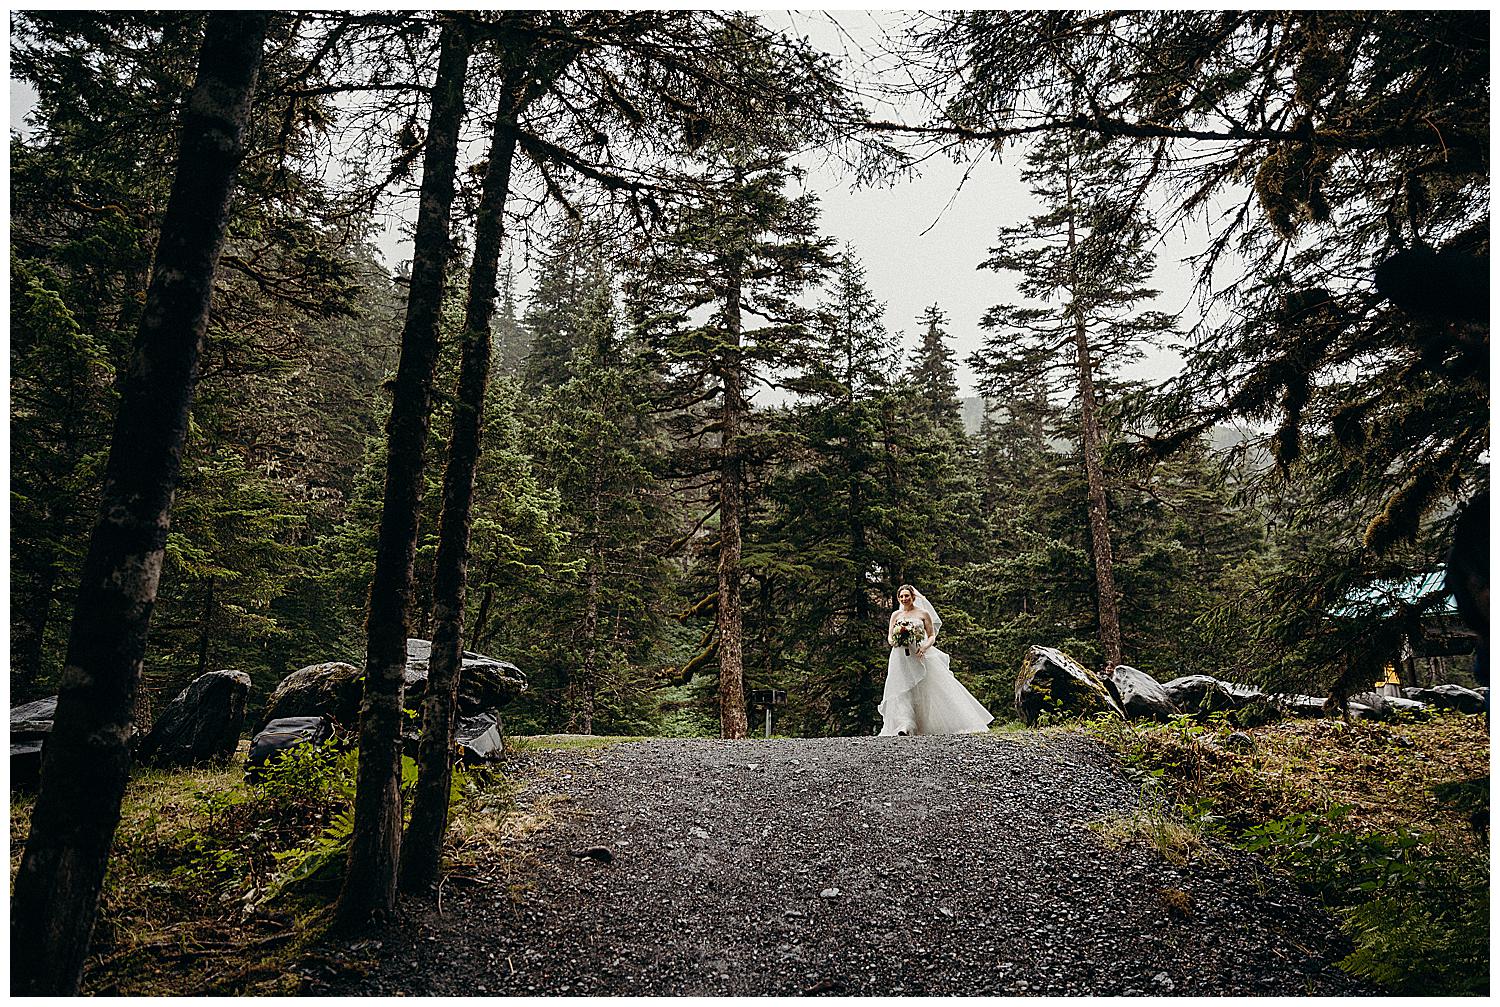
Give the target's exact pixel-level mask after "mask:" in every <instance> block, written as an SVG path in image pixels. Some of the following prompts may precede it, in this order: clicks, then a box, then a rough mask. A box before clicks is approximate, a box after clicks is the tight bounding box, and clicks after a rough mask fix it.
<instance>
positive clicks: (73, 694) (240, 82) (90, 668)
mask: <svg viewBox="0 0 1500 1007" xmlns="http://www.w3.org/2000/svg"><path fill="white" fill-rule="evenodd" d="M267 17H268V15H267V14H266V13H264V12H253V13H214V14H210V15H209V16H208V18H207V23H206V27H205V30H204V37H203V45H202V48H201V50H200V52H199V60H198V70H197V79H196V83H195V84H194V85H193V90H192V93H191V94H190V95H189V96H188V100H187V103H186V104H185V106H184V107H183V111H182V132H181V144H180V147H179V152H178V158H177V170H176V173H175V174H174V176H173V179H172V193H171V197H170V199H169V201H168V204H167V211H166V215H165V216H164V217H163V218H162V225H161V236H160V238H159V240H158V243H157V249H156V260H155V266H154V267H153V269H152V274H151V284H150V287H149V289H148V291H147V294H146V307H145V310H144V311H143V313H142V315H141V322H140V327H139V329H138V333H137V336H136V344H135V348H134V350H133V352H132V354H131V362H130V367H129V369H128V373H127V375H126V378H125V381H124V382H123V386H122V397H121V401H120V407H119V413H118V414H117V415H116V417H115V428H114V434H113V437H112V439H111V441H110V453H109V461H108V463H107V466H106V469H105V477H104V489H103V492H102V495H101V499H100V508H99V517H98V520H97V522H96V524H95V525H94V530H93V534H92V536H91V537H90V540H89V549H88V554H87V556H86V558H85V559H84V564H83V570H82V574H81V576H80V580H79V587H78V597H77V601H76V604H75V609H74V619H73V625H72V631H71V635H70V637H69V640H68V653H67V659H66V666H65V668H64V671H63V675H62V680H61V683H60V689H59V697H58V702H57V716H56V719H55V720H54V722H53V730H52V735H51V737H50V738H49V739H48V741H47V746H46V752H45V755H44V757H43V760H42V786H41V794H40V795H39V797H38V798H37V803H36V808H35V810H34V811H33V813H32V820H31V834H30V835H29V836H28V837H27V840H26V850H25V854H24V855H23V856H22V858H21V866H20V871H19V873H18V875H17V876H16V883H15V893H14V897H13V900H12V902H11V967H12V969H13V972H12V977H11V993H12V994H36V995H64V996H66V995H71V994H75V993H77V991H78V986H79V983H80V981H81V979H82V974H83V963H84V959H85V956H86V955H87V953H88V944H89V936H90V932H91V930H92V928H93V923H94V914H95V911H96V907H97V904H98V899H99V890H100V888H101V886H102V885H103V882H104V872H105V867H106V865H107V862H108V858H109V850H110V845H111V843H112V842H113V839H114V833H115V827H116V825H117V824H118V823H119V819H120V800H121V797H122V796H123V794H124V792H125V784H126V781H127V778H128V776H129V773H130V719H131V712H132V711H133V709H134V708H135V700H136V693H137V690H138V687H139V682H140V675H141V664H142V661H143V660H144V657H145V652H146V634H147V629H148V627H149V625H150V621H151V611H152V608H153V607H154V605H155V603H156V592H157V587H158V585H159V583H160V580H161V567H162V553H163V550H164V547H165V545H166V540H167V530H168V528H169V526H170V520H171V508H172V496H173V493H174V492H175V490H176V487H177V479H178V473H179V469H180V466H181V457H182V444H183V439H184V436H185V435H186V432H187V423H188V408H189V405H190V402H191V400H192V390H193V384H194V382H195V380H196V378H197V372H198V357H199V353H200V352H201V349H202V345H203V333H204V330H205V329H206V327H207V324H208V311H209V301H210V297H211V295H212V292H213V279H214V272H215V270H216V269H217V267H218V262H219V253H220V252H221V251H222V249H223V245H224V235H225V232H226V230H227V229H228V219H229V197H230V192H231V190H232V188H233V185H234V177H235V172H236V170H237V169H238V167H239V163H240V159H241V158H242V156H243V154H244V144H243V137H244V130H245V124H246V121H247V120H248V118H249V115H250V103H251V96H252V94H253V93H254V90H255V77H256V74H257V72H258V70H259V68H260V61H261V50H262V48H263V46H264V42H265V34H266V21H267Z"/></svg>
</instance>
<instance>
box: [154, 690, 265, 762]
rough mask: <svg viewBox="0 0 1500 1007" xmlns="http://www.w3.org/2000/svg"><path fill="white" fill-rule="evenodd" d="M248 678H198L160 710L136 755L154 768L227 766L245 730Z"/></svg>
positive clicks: (248, 691) (248, 692)
mask: <svg viewBox="0 0 1500 1007" xmlns="http://www.w3.org/2000/svg"><path fill="white" fill-rule="evenodd" d="M249 694H250V676H249V675H247V674H245V673H244V672H243V671H210V672H209V673H208V674H206V675H200V676H199V677H198V678H196V679H194V680H193V682H192V684H191V685H189V686H188V687H187V688H186V689H183V690H182V691H181V692H180V693H178V694H177V696H176V698H175V699H173V700H172V701H171V702H170V703H168V704H167V705H166V706H165V707H163V708H162V711H161V716H159V717H157V718H156V723H155V724H154V725H153V726H152V728H151V732H150V733H149V734H147V735H146V737H145V739H144V740H143V741H142V742H141V747H140V749H139V751H138V752H137V753H136V754H137V757H138V758H139V759H140V761H141V762H142V763H145V764H147V765H154V766H164V767H165V766H195V765H200V764H202V763H205V762H219V763H222V762H227V761H228V760H229V757H230V756H231V755H233V754H234V750H235V747H236V746H237V745H238V744H239V741H240V731H241V730H243V729H244V726H245V697H246V696H248V695H249Z"/></svg>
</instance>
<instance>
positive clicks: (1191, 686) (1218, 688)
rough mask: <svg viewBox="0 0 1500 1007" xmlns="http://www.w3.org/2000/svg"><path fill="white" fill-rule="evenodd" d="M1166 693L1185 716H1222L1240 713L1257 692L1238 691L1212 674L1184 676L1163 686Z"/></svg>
mask: <svg viewBox="0 0 1500 1007" xmlns="http://www.w3.org/2000/svg"><path fill="white" fill-rule="evenodd" d="M1162 691H1163V692H1165V693H1166V694H1167V698H1169V699H1170V700H1171V701H1172V703H1173V704H1174V705H1175V706H1176V707H1177V708H1178V709H1179V710H1181V711H1182V712H1183V713H1220V712H1226V713H1227V712H1228V711H1230V710H1237V709H1239V708H1240V707H1241V706H1243V705H1244V704H1245V702H1246V701H1247V700H1248V699H1249V698H1250V697H1249V695H1248V694H1244V695H1242V694H1241V692H1242V691H1244V692H1246V693H1253V692H1254V691H1255V690H1253V689H1250V688H1249V687H1248V686H1241V687H1239V688H1238V689H1236V688H1234V687H1233V686H1231V684H1230V683H1228V682H1221V681H1219V680H1218V679H1217V678H1214V677H1213V676H1212V675H1184V676H1183V677H1181V678H1174V679H1172V681H1170V682H1163V683H1162Z"/></svg>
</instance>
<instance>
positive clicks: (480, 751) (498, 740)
mask: <svg viewBox="0 0 1500 1007" xmlns="http://www.w3.org/2000/svg"><path fill="white" fill-rule="evenodd" d="M453 740H454V743H455V744H457V745H458V754H459V758H461V759H463V761H465V762H488V761H490V760H491V759H496V758H499V757H500V756H501V755H504V754H505V731H504V729H503V728H502V726H501V723H500V711H499V710H490V711H489V712H487V713H480V714H476V715H474V716H472V717H461V718H459V721H458V724H457V725H456V726H455V728H454V731H453Z"/></svg>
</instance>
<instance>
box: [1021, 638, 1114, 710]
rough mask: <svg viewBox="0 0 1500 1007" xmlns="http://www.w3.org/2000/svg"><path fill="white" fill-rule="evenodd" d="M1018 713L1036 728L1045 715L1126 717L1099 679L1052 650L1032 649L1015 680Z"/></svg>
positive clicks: (1045, 648)
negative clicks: (1107, 715)
mask: <svg viewBox="0 0 1500 1007" xmlns="http://www.w3.org/2000/svg"><path fill="white" fill-rule="evenodd" d="M1016 709H1017V710H1019V711H1020V713H1021V716H1022V717H1023V718H1024V719H1025V721H1026V723H1027V725H1028V726H1031V725H1035V724H1036V722H1037V720H1038V719H1039V718H1040V717H1041V715H1042V714H1043V713H1067V714H1076V715H1079V716H1092V715H1094V714H1098V713H1113V714H1114V715H1116V716H1117V717H1124V716H1125V711H1124V710H1123V709H1121V708H1120V704H1119V703H1118V702H1116V701H1115V697H1114V696H1113V695H1111V694H1110V691H1109V689H1108V688H1107V687H1106V686H1105V684H1104V682H1103V681H1102V680H1101V679H1100V678H1099V676H1098V675H1095V674H1094V673H1093V672H1092V671H1089V670H1088V669H1087V668H1085V667H1084V666H1083V665H1081V664H1079V663H1078V662H1077V661H1075V660H1073V659H1072V658H1071V657H1069V656H1068V655H1066V654H1064V653H1063V652H1062V651H1060V650H1055V649H1053V648H1052V647H1032V648H1031V649H1030V650H1028V651H1027V652H1026V659H1025V660H1024V661H1023V662H1022V664H1021V673H1020V674H1019V675H1017V676H1016Z"/></svg>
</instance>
